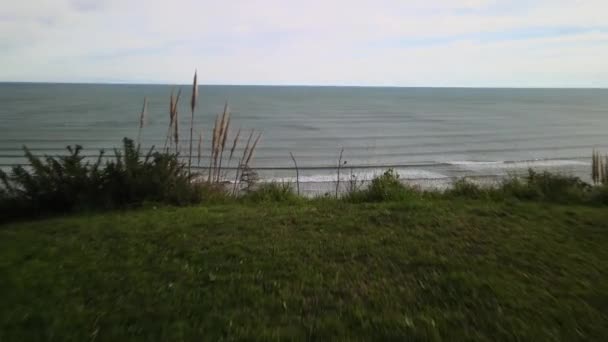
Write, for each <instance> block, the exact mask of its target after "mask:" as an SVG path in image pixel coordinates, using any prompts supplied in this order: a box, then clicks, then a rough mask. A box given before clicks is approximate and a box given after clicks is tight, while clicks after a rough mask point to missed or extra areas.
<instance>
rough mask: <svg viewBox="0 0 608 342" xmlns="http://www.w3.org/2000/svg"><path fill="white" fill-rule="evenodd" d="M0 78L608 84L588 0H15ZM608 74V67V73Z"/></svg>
mask: <svg viewBox="0 0 608 342" xmlns="http://www.w3.org/2000/svg"><path fill="white" fill-rule="evenodd" d="M4 7H7V8H4V9H3V11H2V14H1V15H0V47H2V49H3V51H4V53H3V54H2V55H1V56H0V81H1V80H18V81H20V80H23V81H93V80H100V79H102V80H108V81H112V80H118V81H132V82H142V81H143V82H148V81H152V82H180V81H184V80H187V79H189V77H190V76H189V74H190V73H191V71H192V69H194V68H195V67H198V68H199V71H200V75H201V81H203V82H207V83H247V84H357V85H401V86H409V85H415V86H442V85H446V86H448V85H449V86H459V85H460V86H608V77H606V75H607V74H608V65H607V64H606V63H603V62H602V60H604V61H605V60H606V57H608V51H607V50H608V49H607V48H605V46H608V44H606V39H607V37H606V34H607V33H608V24H607V23H606V22H605V18H604V15H603V13H606V11H608V2H606V1H597V0H587V1H577V0H569V1H566V0H551V1H548V0H538V1H534V2H530V1H524V0H514V1H499V0H439V1H432V2H431V1H422V0H411V1H397V0H394V1H393V0H376V1H371V0H349V1H346V0H333V1H325V0H309V1H289V2H286V1H282V0H258V1H250V0H232V1H229V2H217V1H206V0H205V1H194V0H192V1H190V0H182V1H174V2H171V3H167V2H166V1H157V0H149V1H128V2H127V1H117V0H98V1H93V0H39V1H37V3H36V6H34V5H33V4H31V3H29V2H11V3H10V4H8V5H5V6H4ZM602 78H603V79H602Z"/></svg>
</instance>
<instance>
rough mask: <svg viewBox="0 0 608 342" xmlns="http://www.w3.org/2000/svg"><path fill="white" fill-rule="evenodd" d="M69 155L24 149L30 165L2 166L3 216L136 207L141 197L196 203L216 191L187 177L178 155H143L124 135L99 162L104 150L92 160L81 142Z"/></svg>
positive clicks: (144, 199) (0, 205) (163, 201)
mask: <svg viewBox="0 0 608 342" xmlns="http://www.w3.org/2000/svg"><path fill="white" fill-rule="evenodd" d="M67 149H68V152H69V153H68V155H67V156H61V157H44V158H40V157H36V156H34V155H32V153H31V152H30V151H29V150H28V149H27V148H25V149H24V150H25V156H26V158H27V160H28V161H29V164H30V166H29V167H23V166H15V167H13V168H12V171H11V172H10V174H7V173H5V172H2V171H0V181H1V182H2V186H3V187H2V188H1V193H0V211H2V213H3V214H6V215H3V217H5V218H15V217H20V216H21V217H25V216H31V215H35V214H46V213H61V212H71V211H76V210H81V209H110V208H122V207H129V206H137V205H140V204H141V203H143V202H144V201H150V202H160V203H167V204H176V205H183V204H188V203H197V202H200V201H201V200H202V196H203V195H204V194H205V193H207V194H209V193H210V192H212V191H214V190H215V189H211V188H209V187H208V186H206V185H203V184H198V183H195V182H192V181H191V179H192V178H191V177H190V176H189V175H188V172H187V168H186V166H185V165H184V164H183V163H182V162H180V161H179V158H178V156H177V155H176V154H170V153H160V152H154V151H153V149H150V151H149V152H148V153H147V154H146V155H143V154H142V153H141V152H140V150H139V147H135V144H134V143H133V141H132V140H130V139H127V138H125V139H124V141H123V150H122V152H121V151H118V150H115V158H114V159H111V160H109V161H108V162H106V163H105V164H103V165H102V156H103V151H102V152H101V153H100V156H99V158H98V159H97V161H95V162H94V163H91V162H89V161H85V158H84V157H83V156H81V155H80V152H81V150H82V147H80V146H76V147H74V148H72V147H68V148H67Z"/></svg>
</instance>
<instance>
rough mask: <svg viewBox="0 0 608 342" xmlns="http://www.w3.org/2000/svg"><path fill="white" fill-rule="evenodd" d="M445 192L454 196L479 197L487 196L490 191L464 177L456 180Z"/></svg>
mask: <svg viewBox="0 0 608 342" xmlns="http://www.w3.org/2000/svg"><path fill="white" fill-rule="evenodd" d="M445 194H446V195H448V196H454V197H465V198H473V199H479V198H482V197H487V195H488V191H487V190H485V189H482V188H481V187H480V186H479V185H477V184H475V183H473V182H471V181H468V180H466V179H465V178H462V179H459V180H457V181H455V182H454V183H453V184H452V187H451V188H450V189H448V190H446V192H445Z"/></svg>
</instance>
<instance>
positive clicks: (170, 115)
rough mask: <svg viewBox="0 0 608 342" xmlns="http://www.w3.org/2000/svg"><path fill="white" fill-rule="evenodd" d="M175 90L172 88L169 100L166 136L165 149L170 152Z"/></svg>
mask: <svg viewBox="0 0 608 342" xmlns="http://www.w3.org/2000/svg"><path fill="white" fill-rule="evenodd" d="M173 93H174V90H171V98H170V100H169V129H168V130H167V137H166V138H165V146H164V147H163V150H166V151H167V153H168V152H169V148H170V147H171V133H172V132H173V120H174V117H173V105H174V103H175V96H174V95H173Z"/></svg>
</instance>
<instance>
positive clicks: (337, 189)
mask: <svg viewBox="0 0 608 342" xmlns="http://www.w3.org/2000/svg"><path fill="white" fill-rule="evenodd" d="M342 154H344V147H343V148H342V149H341V150H340V157H339V158H338V179H337V180H336V198H338V192H339V191H340V170H341V169H342Z"/></svg>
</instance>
